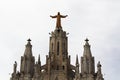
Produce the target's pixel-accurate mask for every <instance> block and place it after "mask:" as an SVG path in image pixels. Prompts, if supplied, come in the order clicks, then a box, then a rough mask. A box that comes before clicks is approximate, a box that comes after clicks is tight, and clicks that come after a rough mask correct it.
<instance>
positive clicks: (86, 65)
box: [81, 39, 95, 80]
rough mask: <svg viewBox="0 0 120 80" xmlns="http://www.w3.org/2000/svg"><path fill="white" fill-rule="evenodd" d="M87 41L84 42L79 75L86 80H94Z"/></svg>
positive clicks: (92, 59) (92, 64)
mask: <svg viewBox="0 0 120 80" xmlns="http://www.w3.org/2000/svg"><path fill="white" fill-rule="evenodd" d="M88 41H89V40H88V39H86V40H85V45H84V52H83V57H81V74H82V76H83V77H85V78H86V79H88V80H89V79H90V80H94V74H95V68H94V57H93V56H92V54H91V50H90V45H89V43H88Z"/></svg>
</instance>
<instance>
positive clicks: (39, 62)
mask: <svg viewBox="0 0 120 80" xmlns="http://www.w3.org/2000/svg"><path fill="white" fill-rule="evenodd" d="M38 64H39V65H41V61H40V54H39V56H38Z"/></svg>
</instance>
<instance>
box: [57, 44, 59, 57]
mask: <svg viewBox="0 0 120 80" xmlns="http://www.w3.org/2000/svg"><path fill="white" fill-rule="evenodd" d="M57 55H59V42H57Z"/></svg>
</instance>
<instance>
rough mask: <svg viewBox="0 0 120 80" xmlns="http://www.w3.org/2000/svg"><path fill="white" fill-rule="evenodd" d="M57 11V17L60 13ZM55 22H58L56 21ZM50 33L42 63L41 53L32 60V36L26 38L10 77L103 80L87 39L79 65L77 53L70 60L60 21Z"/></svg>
mask: <svg viewBox="0 0 120 80" xmlns="http://www.w3.org/2000/svg"><path fill="white" fill-rule="evenodd" d="M58 15H59V17H60V13H59V14H58ZM58 15H57V16H58ZM57 16H56V17H57ZM52 17H53V16H52ZM59 20H60V19H59ZM57 23H59V22H58V21H57ZM59 24H61V23H59ZM56 25H57V24H56ZM50 35H51V36H50V41H49V53H48V55H46V64H44V65H41V61H40V55H39V56H38V61H36V62H35V58H34V56H33V54H32V45H31V40H30V39H29V40H28V43H27V45H26V49H25V52H24V55H23V56H22V57H21V64H20V71H17V62H16V61H15V64H14V68H13V73H12V75H11V76H12V77H11V78H10V80H104V79H103V76H102V72H101V64H100V62H98V64H97V71H96V72H95V63H94V62H95V61H94V57H93V56H92V54H91V50H90V45H89V43H88V41H89V40H88V39H86V40H85V45H84V52H83V56H82V57H81V66H80V63H79V60H78V56H76V64H75V65H72V64H71V62H70V60H71V59H70V55H68V37H67V34H66V32H65V31H63V29H62V27H61V25H60V26H56V28H55V30H54V31H53V32H51V33H50ZM80 68H81V69H80Z"/></svg>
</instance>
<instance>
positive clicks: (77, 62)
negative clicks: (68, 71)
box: [76, 55, 79, 65]
mask: <svg viewBox="0 0 120 80" xmlns="http://www.w3.org/2000/svg"><path fill="white" fill-rule="evenodd" d="M78 64H79V61H78V55H76V65H78Z"/></svg>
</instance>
